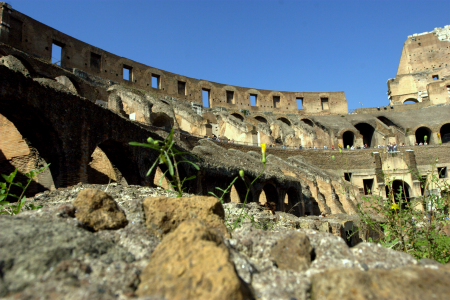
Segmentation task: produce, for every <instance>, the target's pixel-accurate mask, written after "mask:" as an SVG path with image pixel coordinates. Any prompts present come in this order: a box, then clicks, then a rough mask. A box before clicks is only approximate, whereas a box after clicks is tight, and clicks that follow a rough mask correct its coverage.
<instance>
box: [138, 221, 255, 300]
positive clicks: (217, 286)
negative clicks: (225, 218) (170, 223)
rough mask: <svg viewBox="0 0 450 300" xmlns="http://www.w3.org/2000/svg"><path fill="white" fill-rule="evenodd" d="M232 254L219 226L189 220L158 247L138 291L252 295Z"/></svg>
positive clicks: (160, 295)
mask: <svg viewBox="0 0 450 300" xmlns="http://www.w3.org/2000/svg"><path fill="white" fill-rule="evenodd" d="M229 257H230V253H229V250H228V248H227V247H226V246H225V244H224V243H223V240H222V237H221V236H220V235H219V234H217V233H216V231H215V230H211V229H209V228H207V227H206V226H205V225H204V224H203V222H201V221H199V220H196V219H191V220H187V221H185V222H183V223H181V224H180V225H179V226H178V228H177V229H175V230H174V231H173V232H171V233H169V234H167V235H166V236H165V237H164V239H163V240H162V242H161V243H160V244H159V245H158V246H157V247H156V249H155V251H154V252H153V254H152V256H151V258H150V263H149V264H148V265H147V267H146V268H145V269H144V270H143V272H142V274H141V283H140V285H139V287H138V290H137V291H136V294H137V295H138V296H139V297H151V298H156V299H159V298H163V299H251V298H252V295H251V292H250V290H249V288H248V287H247V286H246V285H245V283H244V282H243V281H242V280H241V279H240V278H239V277H238V275H237V274H236V271H235V269H234V264H233V263H232V262H231V261H230V258H229Z"/></svg>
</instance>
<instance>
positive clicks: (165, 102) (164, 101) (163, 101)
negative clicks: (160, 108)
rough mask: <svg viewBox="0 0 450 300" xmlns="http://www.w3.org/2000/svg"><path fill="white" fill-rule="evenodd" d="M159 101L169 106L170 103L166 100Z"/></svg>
mask: <svg viewBox="0 0 450 300" xmlns="http://www.w3.org/2000/svg"><path fill="white" fill-rule="evenodd" d="M160 101H161V102H162V103H164V104H167V105H169V106H171V105H170V103H169V102H167V101H166V100H160Z"/></svg>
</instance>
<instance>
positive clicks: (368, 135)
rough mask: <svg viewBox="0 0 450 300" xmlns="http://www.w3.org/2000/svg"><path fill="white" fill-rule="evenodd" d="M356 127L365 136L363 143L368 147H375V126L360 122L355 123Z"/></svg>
mask: <svg viewBox="0 0 450 300" xmlns="http://www.w3.org/2000/svg"><path fill="white" fill-rule="evenodd" d="M355 127H356V129H358V131H359V133H361V135H362V136H363V144H365V145H367V146H368V147H373V146H374V145H373V144H374V143H373V133H374V132H375V128H373V127H372V126H371V125H369V124H367V123H359V124H357V125H355Z"/></svg>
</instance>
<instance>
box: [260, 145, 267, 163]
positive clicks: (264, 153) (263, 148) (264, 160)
mask: <svg viewBox="0 0 450 300" xmlns="http://www.w3.org/2000/svg"><path fill="white" fill-rule="evenodd" d="M261 153H262V163H263V164H265V163H266V143H264V144H261Z"/></svg>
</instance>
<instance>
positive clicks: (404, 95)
mask: <svg viewBox="0 0 450 300" xmlns="http://www.w3.org/2000/svg"><path fill="white" fill-rule="evenodd" d="M449 79H450V25H446V26H445V27H444V28H435V29H434V30H433V31H430V32H424V33H419V34H413V35H410V36H408V39H407V40H406V42H405V43H404V45H403V50H402V55H401V58H400V63H399V66H398V70H397V76H396V77H395V79H389V80H388V88H389V91H388V94H389V99H390V100H391V104H394V105H395V104H402V103H404V102H405V101H407V100H411V101H414V102H427V101H430V103H431V104H439V103H446V102H450V100H449V97H448V96H449V93H448V92H447V86H448V85H449V84H450V82H448V80H449ZM443 80H444V81H447V82H446V83H445V84H442V83H441V84H437V85H436V83H437V82H438V81H439V82H442V81H443ZM430 84H433V86H431V87H430V86H429V85H430ZM431 94H433V96H432V95H431Z"/></svg>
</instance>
